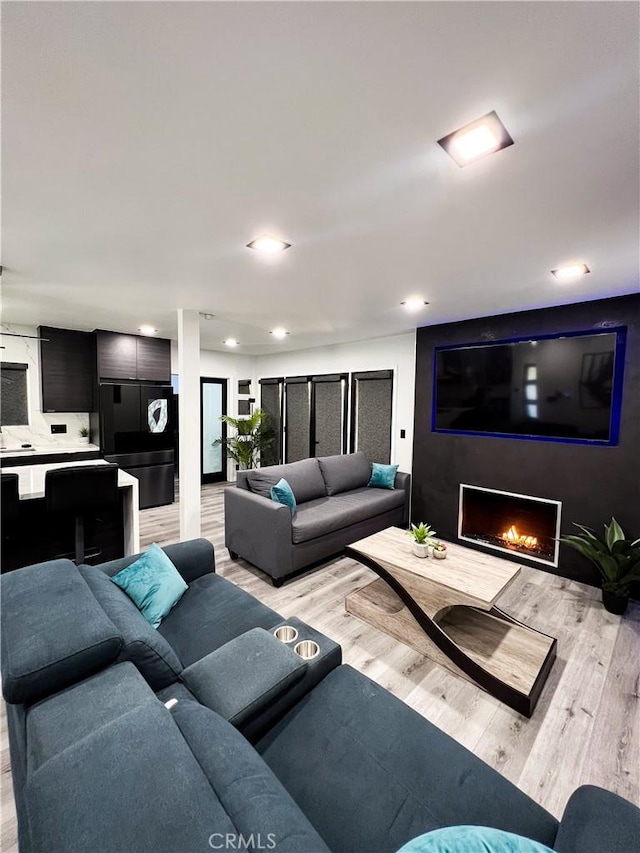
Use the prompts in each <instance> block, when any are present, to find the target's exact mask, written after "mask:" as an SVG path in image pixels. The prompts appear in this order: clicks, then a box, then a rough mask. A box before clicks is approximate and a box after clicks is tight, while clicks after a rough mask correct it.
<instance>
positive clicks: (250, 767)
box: [173, 702, 329, 853]
mask: <svg viewBox="0 0 640 853" xmlns="http://www.w3.org/2000/svg"><path fill="white" fill-rule="evenodd" d="M173 718H174V720H175V721H176V723H177V724H178V726H179V728H180V731H181V732H182V735H183V737H184V738H185V740H186V741H187V743H188V744H189V746H190V747H191V750H192V752H193V754H194V755H195V756H196V758H197V759H198V763H199V764H200V767H202V769H203V770H204V772H205V773H206V775H207V778H208V780H209V783H210V784H211V787H212V788H213V790H214V791H215V792H216V795H217V796H218V797H219V798H220V801H221V803H222V805H223V807H224V809H225V811H226V813H227V814H228V815H229V817H230V818H231V820H232V821H233V823H234V825H235V827H236V831H237V832H238V833H239V834H240V836H242V837H244V838H247V837H249V836H250V835H252V834H253V837H254V838H255V839H258V838H260V839H261V841H262V845H263V849H274V850H277V851H278V853H300V851H305V853H329V848H328V847H327V845H326V844H325V843H324V841H323V840H322V839H321V838H320V836H319V835H318V833H317V832H316V830H315V829H314V827H313V826H312V825H311V823H310V822H309V820H308V818H307V817H306V816H305V815H304V813H303V812H302V810H301V809H300V807H299V806H298V805H297V804H296V803H295V802H294V800H293V798H292V797H291V795H290V794H289V793H288V792H287V791H286V789H285V788H284V786H283V785H282V783H281V782H280V781H279V780H278V779H277V778H276V776H275V775H274V773H273V771H272V770H271V769H270V768H269V767H267V765H266V763H265V761H264V760H263V759H262V758H261V757H260V756H259V755H258V753H257V752H256V751H255V749H254V748H253V747H252V746H250V744H249V743H248V741H247V740H245V738H244V737H243V736H242V735H241V734H240V732H238V731H237V730H236V729H235V728H234V727H233V726H232V725H231V724H230V723H228V722H227V721H226V720H223V719H222V717H219V716H218V714H215V713H214V712H213V711H210V710H209V709H208V708H205V707H203V706H202V705H198V704H197V703H195V702H184V703H183V702H179V703H178V704H177V705H176V706H175V708H174V709H173ZM224 849H231V848H224ZM245 849H246V848H245ZM256 849H257V847H256Z"/></svg>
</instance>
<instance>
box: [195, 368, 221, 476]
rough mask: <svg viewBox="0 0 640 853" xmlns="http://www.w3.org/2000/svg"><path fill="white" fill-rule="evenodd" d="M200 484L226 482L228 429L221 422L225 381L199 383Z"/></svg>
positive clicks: (203, 381) (202, 379) (216, 380)
mask: <svg viewBox="0 0 640 853" xmlns="http://www.w3.org/2000/svg"><path fill="white" fill-rule="evenodd" d="M200 412H201V433H200V434H201V451H200V453H201V460H202V482H203V483H215V482H219V481H222V480H226V479H227V454H226V450H225V447H224V444H216V443H215V442H216V441H219V440H220V439H222V440H223V441H224V439H225V438H226V437H227V427H226V424H224V423H223V422H222V421H221V420H220V418H221V416H222V415H226V413H227V380H226V379H211V378H209V377H202V378H201V379H200Z"/></svg>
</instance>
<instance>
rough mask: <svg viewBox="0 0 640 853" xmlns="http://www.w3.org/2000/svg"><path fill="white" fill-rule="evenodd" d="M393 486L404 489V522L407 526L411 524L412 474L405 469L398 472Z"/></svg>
mask: <svg viewBox="0 0 640 853" xmlns="http://www.w3.org/2000/svg"><path fill="white" fill-rule="evenodd" d="M393 488H394V489H404V515H403V518H402V523H403V524H404V526H405V527H407V526H408V524H409V501H410V500H411V474H406V473H405V472H404V471H398V472H396V479H395V481H394V483H393Z"/></svg>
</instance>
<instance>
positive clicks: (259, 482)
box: [246, 459, 327, 504]
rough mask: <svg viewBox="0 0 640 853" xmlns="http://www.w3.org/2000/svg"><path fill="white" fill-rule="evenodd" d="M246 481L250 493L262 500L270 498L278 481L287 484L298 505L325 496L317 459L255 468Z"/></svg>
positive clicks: (325, 492)
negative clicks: (272, 488)
mask: <svg viewBox="0 0 640 853" xmlns="http://www.w3.org/2000/svg"><path fill="white" fill-rule="evenodd" d="M246 479H247V483H248V484H249V488H250V489H251V491H252V492H255V493H256V494H258V495H262V497H263V498H269V499H270V498H271V487H272V486H275V485H276V483H277V482H278V481H279V480H286V481H287V483H289V485H290V486H291V488H292V489H293V494H294V495H295V496H296V503H298V504H301V503H305V501H312V500H314V499H315V498H321V497H324V496H325V495H326V494H327V491H326V488H325V485H324V480H323V479H322V474H321V473H320V466H319V465H318V460H317V459H301V460H300V461H299V462H290V463H289V464H288V465H272V466H270V467H268V468H256V470H255V471H248V472H247V475H246Z"/></svg>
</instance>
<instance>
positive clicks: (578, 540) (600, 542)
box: [560, 517, 640, 596]
mask: <svg viewBox="0 0 640 853" xmlns="http://www.w3.org/2000/svg"><path fill="white" fill-rule="evenodd" d="M575 527H577V528H578V529H579V530H582V534H578V535H572V536H561V537H560V541H561V542H564V543H566V544H567V545H569V546H570V547H572V548H574V549H575V550H576V551H578V552H579V553H580V554H582V555H583V557H586V558H587V559H588V560H590V561H591V562H592V563H593V564H594V565H595V566H596V568H597V569H598V571H599V573H600V575H601V577H602V588H603V589H607V590H609V592H613V593H615V594H617V595H621V596H628V595H629V587H630V585H631V584H632V583H633V582H634V581H636V580H640V539H636V540H634V541H631V540H630V539H625V535H624V531H623V529H622V528H621V527H620V525H619V524H618V522H617V521H616V519H615V518H613V517H612V519H611V523H610V524H605V525H604V532H603V534H602V535H597V534H596V533H595V532H594V531H593V530H591V528H589V527H584V526H583V525H582V524H575Z"/></svg>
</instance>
